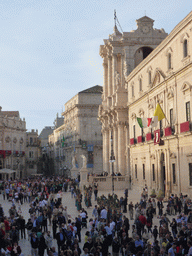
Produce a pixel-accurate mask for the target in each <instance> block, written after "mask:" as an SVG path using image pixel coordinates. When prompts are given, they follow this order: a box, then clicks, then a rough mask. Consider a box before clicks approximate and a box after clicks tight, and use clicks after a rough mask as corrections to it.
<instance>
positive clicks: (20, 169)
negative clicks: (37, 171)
mask: <svg viewBox="0 0 192 256" xmlns="http://www.w3.org/2000/svg"><path fill="white" fill-rule="evenodd" d="M1 109H2V108H0V179H1V178H4V179H8V178H11V177H12V178H15V177H18V178H23V177H26V172H25V145H26V122H25V119H24V118H23V119H21V118H20V115H19V111H2V110H1ZM12 174H13V175H12Z"/></svg>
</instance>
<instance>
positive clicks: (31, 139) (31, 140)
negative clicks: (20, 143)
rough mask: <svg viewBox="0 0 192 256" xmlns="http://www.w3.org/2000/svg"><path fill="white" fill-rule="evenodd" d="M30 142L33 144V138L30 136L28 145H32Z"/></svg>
mask: <svg viewBox="0 0 192 256" xmlns="http://www.w3.org/2000/svg"><path fill="white" fill-rule="evenodd" d="M32 144H33V138H32V137H30V145H32Z"/></svg>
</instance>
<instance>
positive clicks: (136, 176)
mask: <svg viewBox="0 0 192 256" xmlns="http://www.w3.org/2000/svg"><path fill="white" fill-rule="evenodd" d="M135 179H137V165H136V164H135Z"/></svg>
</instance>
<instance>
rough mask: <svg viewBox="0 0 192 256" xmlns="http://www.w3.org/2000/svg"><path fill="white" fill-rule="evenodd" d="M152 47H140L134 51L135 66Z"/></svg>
mask: <svg viewBox="0 0 192 256" xmlns="http://www.w3.org/2000/svg"><path fill="white" fill-rule="evenodd" d="M152 51H153V49H152V48H151V47H141V48H139V49H138V50H137V51H136V52H135V67H136V66H137V65H139V63H140V62H141V61H142V60H144V59H145V58H146V57H147V56H148V55H149V54H150V53H151V52H152Z"/></svg>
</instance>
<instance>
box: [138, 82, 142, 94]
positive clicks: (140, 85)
mask: <svg viewBox="0 0 192 256" xmlns="http://www.w3.org/2000/svg"><path fill="white" fill-rule="evenodd" d="M139 91H140V92H141V91H142V79H139Z"/></svg>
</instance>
